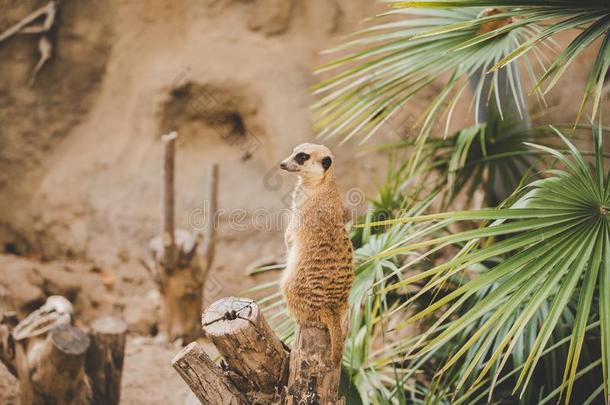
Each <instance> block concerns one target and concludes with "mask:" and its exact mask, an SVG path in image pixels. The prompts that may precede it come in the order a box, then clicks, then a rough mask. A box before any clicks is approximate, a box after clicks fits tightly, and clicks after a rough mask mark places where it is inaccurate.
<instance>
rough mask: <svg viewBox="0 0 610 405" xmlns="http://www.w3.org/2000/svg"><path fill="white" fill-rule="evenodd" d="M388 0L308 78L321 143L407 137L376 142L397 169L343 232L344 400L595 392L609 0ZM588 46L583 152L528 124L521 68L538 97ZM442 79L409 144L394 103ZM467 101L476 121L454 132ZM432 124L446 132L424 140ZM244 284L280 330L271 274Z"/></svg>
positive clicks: (602, 391)
mask: <svg viewBox="0 0 610 405" xmlns="http://www.w3.org/2000/svg"><path fill="white" fill-rule="evenodd" d="M383 2H384V3H386V4H387V5H389V7H390V10H389V11H388V12H386V13H383V14H381V15H379V16H377V17H375V18H374V19H373V21H374V24H373V25H372V26H371V27H369V28H367V29H365V30H363V31H361V32H358V33H356V34H354V35H353V36H351V37H350V38H348V40H347V41H346V42H345V43H344V44H342V45H340V46H338V47H336V48H334V49H332V50H331V52H334V53H335V54H340V56H339V57H338V59H336V60H335V61H333V62H331V63H329V64H327V65H325V66H322V67H321V68H320V69H319V71H318V72H319V73H320V74H322V75H326V78H325V79H324V80H321V82H320V83H319V84H318V85H317V86H316V87H315V93H316V94H317V95H318V96H319V100H318V101H317V102H316V104H315V105H314V118H315V121H314V122H315V125H316V128H317V130H318V132H319V134H320V135H321V136H323V137H332V136H339V137H341V138H342V140H343V141H347V140H349V139H352V138H356V137H360V140H361V142H364V141H366V140H367V139H369V138H370V137H371V136H372V135H373V134H375V133H376V132H378V131H379V130H380V129H382V128H383V129H387V128H388V125H389V124H393V125H392V127H391V128H394V132H395V133H396V132H398V134H399V135H401V138H402V139H401V140H400V141H399V142H397V143H396V144H392V145H385V146H384V147H387V148H389V149H391V150H393V151H394V154H395V158H394V159H393V160H392V162H391V168H392V170H390V172H389V173H388V178H387V179H386V183H385V184H384V185H383V186H382V187H381V189H380V194H379V198H377V199H376V200H374V201H373V202H372V204H371V207H372V210H371V211H370V212H369V213H368V214H367V215H366V216H365V217H364V218H362V219H361V220H360V222H361V224H360V225H359V226H358V227H356V228H355V229H353V231H352V240H353V242H354V245H355V246H356V248H357V250H356V265H355V272H356V280H355V285H354V288H353V291H352V294H351V296H350V303H351V306H352V315H351V330H350V335H349V336H348V339H347V342H346V350H345V354H344V361H343V365H344V377H345V378H344V379H343V380H344V383H345V384H344V386H343V390H344V393H349V394H350V395H349V396H348V398H350V401H351V402H349V403H350V404H351V403H354V404H356V403H375V404H377V403H396V404H407V403H409V404H411V403H413V404H415V403H422V404H423V403H426V404H436V403H438V404H444V403H452V404H453V403H459V404H462V403H468V404H477V403H481V402H482V401H486V400H487V401H495V402H502V403H504V402H509V403H514V402H517V401H518V402H520V403H525V404H534V403H536V404H539V403H540V404H542V403H549V402H550V401H557V400H558V399H559V398H563V400H564V401H565V402H566V403H569V402H570V401H572V402H573V403H585V404H590V403H595V401H599V402H601V401H603V400H602V399H601V398H602V395H604V396H605V398H608V395H609V388H610V387H609V380H610V377H609V375H610V354H609V349H608V348H610V330H609V328H610V293H609V291H610V214H609V212H610V188H609V185H608V181H609V179H608V177H610V174H608V175H605V173H604V165H603V159H604V158H605V156H604V154H603V150H602V134H603V128H602V127H601V112H600V111H601V108H600V105H601V100H602V85H603V80H604V77H605V76H606V75H607V72H608V68H609V66H610V4H609V3H608V2H607V1H606V0H584V1H574V0H572V1H569V0H538V1H536V0H532V1H525V0H524V1H499V0H496V1H491V0H461V1H459V0H438V1H403V2H400V1H390V0H385V1H383ZM567 30H577V31H579V33H578V34H577V35H576V36H575V38H574V39H573V40H572V42H570V43H569V44H568V45H567V46H566V47H564V48H563V49H562V48H561V47H560V46H559V45H558V44H557V43H556V42H555V41H554V37H555V36H556V35H557V34H559V33H562V32H564V31H567ZM598 39H599V41H597V40H598ZM597 42H599V43H600V44H599V45H600V46H599V49H598V53H597V57H596V59H595V62H594V63H593V64H592V66H591V69H590V72H589V75H588V79H587V83H586V85H585V89H584V95H583V97H582V101H581V105H580V109H579V113H578V116H577V117H575V119H574V121H575V122H577V123H578V121H579V120H580V119H581V116H582V115H583V114H584V113H585V111H587V107H588V106H589V107H590V110H589V111H590V114H591V117H592V118H596V117H597V118H599V122H600V125H599V127H598V128H597V129H595V132H594V135H595V136H594V141H593V144H594V145H595V149H594V151H593V152H592V153H585V152H581V151H579V150H578V148H577V147H575V146H574V144H573V142H572V141H569V140H568V139H567V138H566V136H567V133H566V131H565V129H564V130H563V131H559V130H557V129H555V128H552V130H549V129H548V127H544V128H540V127H538V128H536V127H534V128H532V127H531V126H530V122H529V121H530V118H529V115H528V111H527V106H526V102H525V94H524V92H523V85H522V82H521V79H520V75H519V69H522V70H524V72H525V73H526V75H527V77H528V78H529V81H530V82H531V84H530V91H531V93H532V94H535V95H536V96H537V97H538V98H539V99H540V100H541V101H542V102H543V103H544V96H545V93H546V92H548V91H549V90H550V89H551V88H553V86H555V85H556V84H557V83H559V82H560V80H561V77H562V76H563V75H564V73H565V71H566V69H567V68H568V66H569V65H570V64H571V63H572V62H573V61H574V60H575V58H576V57H577V56H578V55H579V54H580V53H581V52H582V51H583V50H584V49H586V48H587V47H589V46H591V45H592V44H594V43H597ZM549 50H550V51H554V52H557V55H556V56H554V58H553V57H552V56H550V55H549V52H548V51H549ZM517 62H519V66H518V65H517ZM438 83H440V87H439V86H436V87H435V88H436V89H437V90H436V92H435V94H434V96H433V97H432V98H431V100H430V102H429V104H428V105H427V106H426V108H425V109H424V111H423V113H422V114H421V116H419V117H418V118H417V120H416V122H415V123H414V125H413V128H415V127H418V134H417V136H404V135H405V134H406V133H408V130H409V128H404V127H405V126H406V121H405V117H404V112H405V109H404V107H405V105H407V104H408V103H409V101H410V100H412V99H413V98H415V97H416V96H418V95H420V94H421V92H422V91H423V90H424V89H425V88H429V87H431V86H432V85H434V84H438ZM545 86H546V87H545ZM432 87H434V86H432ZM543 87H544V89H543ZM467 94H470V95H471V96H470V103H469V104H470V108H471V110H474V114H473V120H474V125H473V126H470V127H467V128H463V129H461V130H458V131H456V132H455V133H453V134H449V128H450V123H451V122H452V117H453V116H454V115H455V114H454V112H455V111H456V108H458V106H460V105H461V104H463V103H462V102H461V101H463V100H464V99H465V97H466V95H467ZM490 111H491V112H492V113H491V114H490V113H489V112H490ZM441 120H444V134H438V135H440V136H436V137H434V136H432V134H434V133H435V132H434V126H435V124H436V123H440V122H441ZM524 123H525V124H524ZM411 129H412V128H411ZM551 133H552V134H553V136H552V137H551V136H549V135H550V134H551ZM557 140H562V141H563V144H564V145H565V146H561V145H558V144H557ZM559 143H561V142H559ZM397 149H404V150H405V154H404V155H399V154H398V153H397V152H396V150H397ZM589 155H591V156H593V165H589V163H588V162H587V158H588V156H589ZM401 158H402V160H401ZM541 167H546V168H547V170H546V171H543V172H538V169H537V168H541ZM499 184H501V187H498V185H499ZM479 190H482V191H483V192H484V194H485V205H487V206H488V207H497V208H487V209H482V210H466V211H448V210H450V209H452V208H453V207H454V206H455V205H456V201H458V199H459V197H466V204H465V205H466V207H469V206H470V205H471V201H472V199H473V196H474V195H475V193H476V192H477V191H479ZM462 200H463V198H462ZM460 203H463V201H462V202H460ZM425 212H436V213H432V214H425ZM256 290H257V291H266V292H267V296H266V297H265V298H263V300H262V301H261V303H262V305H263V306H264V309H265V310H266V311H267V313H268V317H269V318H270V319H271V321H272V323H273V326H274V327H275V328H276V330H278V331H279V332H280V333H281V334H283V336H284V337H285V338H286V339H287V340H290V339H291V336H292V333H293V331H294V325H293V323H292V322H291V320H290V319H289V318H288V317H287V313H286V311H285V309H284V305H283V302H282V299H281V296H280V295H279V293H277V292H276V284H275V283H269V284H266V285H263V286H260V287H258V288H257V289H256ZM409 328H411V329H410V330H409ZM558 370H560V371H559V372H558Z"/></svg>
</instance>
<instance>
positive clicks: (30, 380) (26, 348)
mask: <svg viewBox="0 0 610 405" xmlns="http://www.w3.org/2000/svg"><path fill="white" fill-rule="evenodd" d="M89 343H90V340H89V337H88V336H87V334H86V333H85V332H83V331H82V330H80V329H78V328H76V327H74V326H72V325H65V324H64V325H58V326H55V327H54V328H53V329H52V330H51V332H50V333H49V334H48V335H47V337H46V339H44V340H43V341H36V340H34V341H21V342H19V344H18V345H17V360H18V361H17V364H18V374H19V380H20V387H21V403H22V404H31V405H55V404H57V405H59V404H67V405H77V404H79V405H80V404H89V403H91V385H90V382H89V379H88V377H87V375H86V374H85V371H84V365H85V356H86V353H87V349H88V347H89Z"/></svg>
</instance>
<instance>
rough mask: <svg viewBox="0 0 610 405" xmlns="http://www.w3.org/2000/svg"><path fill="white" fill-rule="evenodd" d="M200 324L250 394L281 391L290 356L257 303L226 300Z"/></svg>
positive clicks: (235, 299) (243, 300)
mask: <svg viewBox="0 0 610 405" xmlns="http://www.w3.org/2000/svg"><path fill="white" fill-rule="evenodd" d="M201 323H202V324H203V329H204V331H205V332H206V334H207V336H208V337H209V338H210V339H212V342H214V345H215V346H216V348H217V349H218V351H219V352H220V354H221V355H222V357H223V359H224V360H225V362H226V363H227V365H228V367H229V369H230V370H231V371H233V372H235V373H237V374H238V375H240V376H241V377H243V378H244V379H245V381H247V384H248V385H249V391H251V392H257V393H262V394H268V395H271V396H273V395H275V394H276V393H279V392H280V391H281V387H282V386H283V385H284V384H285V381H284V380H285V378H284V372H285V370H286V365H287V358H288V352H287V350H286V349H285V347H284V345H283V343H282V341H281V340H280V339H279V338H278V337H277V336H276V335H275V333H274V332H273V330H272V329H271V327H270V326H269V324H268V323H267V321H266V320H265V318H264V317H263V316H262V314H261V313H260V311H259V308H258V305H256V303H255V302H254V301H252V300H249V299H244V298H235V297H229V298H223V299H221V300H219V301H216V302H215V303H213V304H212V305H210V307H209V308H208V309H207V310H206V311H205V312H204V314H203V316H202V319H201Z"/></svg>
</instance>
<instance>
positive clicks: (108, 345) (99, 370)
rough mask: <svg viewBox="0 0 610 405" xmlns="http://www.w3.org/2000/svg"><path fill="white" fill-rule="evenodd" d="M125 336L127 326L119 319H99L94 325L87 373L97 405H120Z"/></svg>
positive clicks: (86, 368)
mask: <svg viewBox="0 0 610 405" xmlns="http://www.w3.org/2000/svg"><path fill="white" fill-rule="evenodd" d="M126 333H127V323H125V322H124V321H123V320H121V319H118V318H114V317H104V318H99V319H97V320H95V321H94V322H93V323H92V324H91V332H90V335H91V346H90V347H89V351H88V353H87V362H86V367H85V370H86V372H87V374H88V375H89V376H90V378H91V382H92V387H93V403H94V404H97V405H118V403H119V399H120V396H121V395H120V394H121V374H122V372H123V358H124V353H125V336H126Z"/></svg>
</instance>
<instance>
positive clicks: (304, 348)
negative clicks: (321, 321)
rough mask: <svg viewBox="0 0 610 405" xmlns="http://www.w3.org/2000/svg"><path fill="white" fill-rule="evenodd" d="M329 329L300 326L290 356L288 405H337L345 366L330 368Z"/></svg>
mask: <svg viewBox="0 0 610 405" xmlns="http://www.w3.org/2000/svg"><path fill="white" fill-rule="evenodd" d="M329 359H330V336H329V335H328V331H327V330H326V329H325V328H317V327H312V326H300V327H299V328H298V330H297V332H296V336H295V339H294V345H293V348H292V351H291V352H290V375H289V377H288V392H287V396H286V404H287V405H301V404H306V405H310V404H311V405H314V404H336V403H338V402H337V398H338V395H339V379H340V377H341V366H340V365H339V366H338V367H330V363H329Z"/></svg>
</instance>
